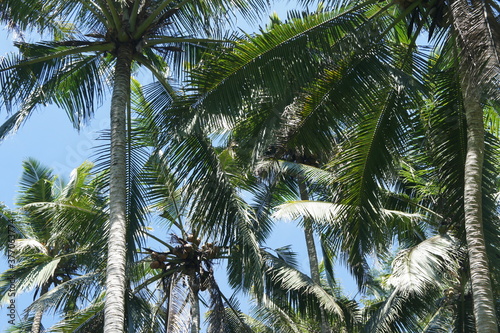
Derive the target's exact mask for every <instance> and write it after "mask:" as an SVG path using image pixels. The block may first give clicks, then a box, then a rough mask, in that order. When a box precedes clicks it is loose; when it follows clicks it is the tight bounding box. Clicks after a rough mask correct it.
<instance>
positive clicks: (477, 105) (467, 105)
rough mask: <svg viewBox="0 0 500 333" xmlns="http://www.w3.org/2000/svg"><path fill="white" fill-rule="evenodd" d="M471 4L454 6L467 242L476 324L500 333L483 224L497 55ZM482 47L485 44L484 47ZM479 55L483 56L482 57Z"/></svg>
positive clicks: (477, 10)
mask: <svg viewBox="0 0 500 333" xmlns="http://www.w3.org/2000/svg"><path fill="white" fill-rule="evenodd" d="M473 3H474V2H472V3H468V2H466V1H465V0H455V1H453V3H452V5H451V10H452V17H453V20H452V22H453V27H454V30H455V32H457V37H458V38H457V41H458V42H457V44H458V46H459V49H461V50H462V53H461V54H460V57H459V58H460V75H461V90H462V94H463V99H464V101H463V105H464V109H465V117H466V122H467V155H466V160H465V170H464V174H465V175H464V210H465V236H466V240H467V248H468V253H469V266H470V274H471V286H472V297H473V304H474V318H475V321H476V331H477V332H488V333H497V332H498V326H497V321H496V316H495V300H494V298H493V290H492V287H491V280H490V269H489V264H488V257H487V253H486V242H485V239H484V231H483V218H482V209H483V206H482V195H483V193H482V183H483V182H482V178H483V161H484V123H483V108H482V105H481V96H480V87H481V85H480V84H481V83H484V78H486V77H487V75H491V74H492V73H494V72H493V71H492V70H494V67H496V66H495V64H494V62H493V61H492V60H493V58H492V57H493V55H494V54H495V51H494V50H493V45H492V43H491V42H490V40H489V38H488V37H489V36H490V35H489V34H488V29H487V23H486V21H485V16H484V10H482V9H481V8H482V6H483V5H484V4H481V3H479V2H477V3H476V4H475V6H476V7H472V6H470V5H469V4H473ZM478 42H479V43H478ZM478 55H479V56H478Z"/></svg>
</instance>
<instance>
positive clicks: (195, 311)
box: [188, 276, 200, 333]
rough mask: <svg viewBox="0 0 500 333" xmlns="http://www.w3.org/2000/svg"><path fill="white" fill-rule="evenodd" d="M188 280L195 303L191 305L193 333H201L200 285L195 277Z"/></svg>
mask: <svg viewBox="0 0 500 333" xmlns="http://www.w3.org/2000/svg"><path fill="white" fill-rule="evenodd" d="M188 279H189V285H190V289H191V297H192V298H193V303H192V304H191V321H192V325H191V333H200V297H199V292H200V284H199V282H198V281H196V277H195V276H189V277H188Z"/></svg>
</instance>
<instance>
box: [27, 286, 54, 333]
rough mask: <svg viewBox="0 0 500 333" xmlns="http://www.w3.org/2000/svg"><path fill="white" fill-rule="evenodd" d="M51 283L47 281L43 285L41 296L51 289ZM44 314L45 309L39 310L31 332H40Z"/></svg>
mask: <svg viewBox="0 0 500 333" xmlns="http://www.w3.org/2000/svg"><path fill="white" fill-rule="evenodd" d="M49 284H50V283H48V282H47V283H44V284H43V285H42V289H41V290H40V297H42V296H43V295H45V294H46V293H47V292H48V291H49ZM42 316H43V310H38V311H37V312H36V313H35V317H34V318H33V324H32V325H31V333H40V330H41V329H42Z"/></svg>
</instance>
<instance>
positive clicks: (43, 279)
mask: <svg viewBox="0 0 500 333" xmlns="http://www.w3.org/2000/svg"><path fill="white" fill-rule="evenodd" d="M60 261H61V258H52V257H49V256H45V255H42V254H36V255H34V254H31V255H30V258H29V259H25V260H23V261H21V262H20V263H19V264H17V265H16V266H15V267H14V268H9V269H8V270H6V271H5V272H4V273H2V274H1V275H0V281H1V282H0V283H1V285H0V296H1V300H2V302H6V301H7V300H8V297H7V296H8V291H9V288H10V281H11V280H14V279H15V280H16V285H15V287H16V294H21V293H23V292H26V291H30V290H33V289H38V288H41V287H42V285H43V284H45V283H49V282H50V281H51V278H52V277H53V276H54V274H55V272H56V270H57V268H58V265H59V263H60Z"/></svg>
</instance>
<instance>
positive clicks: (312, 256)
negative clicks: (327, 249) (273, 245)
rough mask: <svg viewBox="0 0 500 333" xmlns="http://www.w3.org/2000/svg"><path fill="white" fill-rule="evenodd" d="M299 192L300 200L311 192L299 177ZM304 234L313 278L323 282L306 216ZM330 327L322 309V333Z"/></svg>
mask: <svg viewBox="0 0 500 333" xmlns="http://www.w3.org/2000/svg"><path fill="white" fill-rule="evenodd" d="M298 184H299V192H300V200H309V194H308V193H307V187H306V185H305V183H304V180H303V179H301V178H299V179H298ZM304 236H305V239H306V246H307V256H308V258H309V269H310V271H311V280H313V281H314V282H315V283H316V284H318V285H320V284H321V276H320V274H319V267H318V262H319V260H318V252H317V251H316V244H315V242H314V231H313V228H312V224H311V221H309V219H307V218H304ZM328 332H330V329H329V328H328V324H327V322H326V318H325V312H324V311H323V310H321V333H328Z"/></svg>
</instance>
